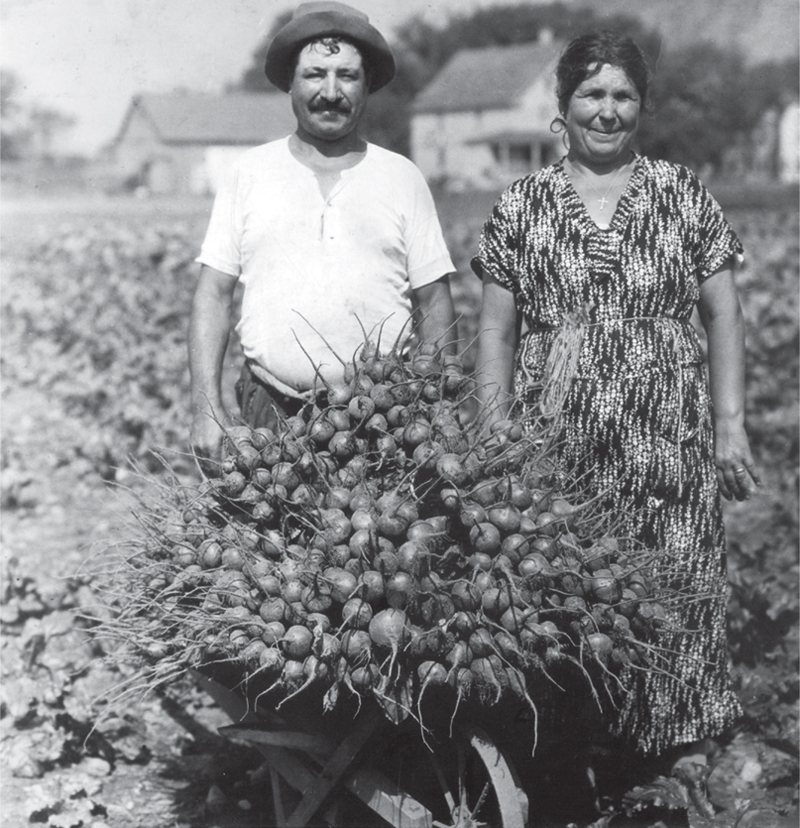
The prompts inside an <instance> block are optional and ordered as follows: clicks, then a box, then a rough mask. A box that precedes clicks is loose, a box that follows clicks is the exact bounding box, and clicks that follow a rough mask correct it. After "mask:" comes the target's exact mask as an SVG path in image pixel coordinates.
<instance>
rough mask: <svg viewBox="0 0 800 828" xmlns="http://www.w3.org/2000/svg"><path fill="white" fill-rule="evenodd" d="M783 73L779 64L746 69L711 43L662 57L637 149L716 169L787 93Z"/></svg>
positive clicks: (736, 56) (784, 67)
mask: <svg viewBox="0 0 800 828" xmlns="http://www.w3.org/2000/svg"><path fill="white" fill-rule="evenodd" d="M789 74H790V68H789V65H785V64H769V65H766V66H759V67H754V68H748V67H747V65H746V64H745V61H744V58H743V56H742V55H741V54H739V53H738V52H736V51H731V50H725V49H721V48H719V47H718V46H715V45H713V44H711V43H697V44H695V45H692V46H689V47H687V48H685V49H682V50H680V51H677V52H674V53H671V54H668V55H665V57H664V60H663V61H662V63H661V65H660V67H659V72H658V74H657V75H656V77H655V79H654V81H653V85H652V102H653V115H652V117H650V118H645V120H644V122H643V125H642V130H641V132H640V144H641V148H642V151H643V152H645V153H646V154H648V155H651V156H653V157H655V158H664V159H666V160H669V161H676V162H678V163H682V164H686V165H687V166H690V167H692V168H694V169H708V170H711V171H718V170H720V168H721V167H722V166H723V162H724V158H725V154H726V151H727V150H728V149H730V148H731V147H732V146H734V145H735V144H737V143H743V142H747V139H748V137H749V136H750V134H751V133H752V131H753V130H754V128H755V127H756V125H757V124H758V122H759V120H760V119H761V117H762V116H763V114H764V112H766V111H767V110H768V109H770V108H775V107H778V106H780V102H781V100H782V98H783V96H785V95H786V92H787V88H788V91H790V92H791V86H792V84H791V83H790V82H789V78H788V76H789ZM796 84H797V81H796V79H795V80H794V87H795V89H796Z"/></svg>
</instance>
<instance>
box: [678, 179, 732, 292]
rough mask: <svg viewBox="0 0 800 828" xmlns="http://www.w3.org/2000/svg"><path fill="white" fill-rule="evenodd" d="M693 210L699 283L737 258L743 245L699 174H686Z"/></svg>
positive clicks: (695, 255)
mask: <svg viewBox="0 0 800 828" xmlns="http://www.w3.org/2000/svg"><path fill="white" fill-rule="evenodd" d="M689 187H690V197H691V200H692V208H693V209H692V212H693V214H694V216H695V218H696V223H695V228H696V230H695V239H694V250H693V254H694V266H695V274H696V276H697V282H698V284H702V283H703V282H704V281H705V280H706V279H708V277H709V276H711V275H712V274H714V273H715V272H716V271H717V270H719V268H720V267H722V266H723V265H724V264H726V263H727V262H730V261H737V260H738V261H740V260H741V259H742V257H743V254H744V248H743V247H742V243H741V241H740V240H739V237H738V236H737V235H736V233H735V232H734V230H733V228H732V227H731V226H730V224H728V221H727V220H726V218H725V216H724V214H723V212H722V208H721V207H720V205H719V203H718V202H717V201H716V199H715V198H714V197H713V196H712V195H711V193H710V192H709V191H708V190H707V189H706V188H705V186H704V185H703V184H702V182H701V181H700V179H699V178H697V177H696V176H695V175H694V174H693V173H690V175H689Z"/></svg>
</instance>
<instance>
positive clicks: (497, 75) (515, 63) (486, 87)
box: [414, 41, 563, 112]
mask: <svg viewBox="0 0 800 828" xmlns="http://www.w3.org/2000/svg"><path fill="white" fill-rule="evenodd" d="M562 48H563V43H560V42H558V41H551V42H549V43H523V44H520V45H516V46H489V47H486V48H482V49H462V50H461V51H460V52H456V53H455V54H454V55H453V57H452V58H451V59H450V61H449V62H448V63H447V64H445V66H444V68H443V69H442V70H441V71H440V72H439V74H438V75H436V77H435V78H434V79H433V80H432V81H431V82H430V83H429V84H428V86H426V87H425V89H423V90H422V92H420V93H419V95H417V97H416V99H415V100H414V111H415V112H459V111H464V110H481V109H507V108H509V107H512V106H514V105H515V104H516V102H517V101H518V100H519V97H520V96H521V95H522V94H523V93H524V92H525V91H526V90H527V89H528V88H529V87H530V85H531V84H532V83H533V82H534V81H535V80H536V79H537V78H538V77H540V76H542V75H551V74H552V72H553V70H554V69H555V64H556V61H557V60H558V55H559V54H560V52H561V49H562Z"/></svg>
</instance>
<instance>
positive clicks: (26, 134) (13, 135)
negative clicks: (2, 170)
mask: <svg viewBox="0 0 800 828" xmlns="http://www.w3.org/2000/svg"><path fill="white" fill-rule="evenodd" d="M22 89H23V85H22V82H21V80H20V79H19V77H18V76H17V75H16V73H14V72H11V71H8V70H6V69H3V70H0V126H1V127H2V134H0V158H2V159H3V160H4V161H14V160H18V159H20V158H23V157H24V156H26V155H41V156H49V155H50V154H51V153H52V150H53V139H54V137H55V135H56V134H57V133H59V132H62V131H63V130H65V129H67V128H69V127H71V126H72V125H73V124H74V123H75V118H74V117H73V116H72V115H67V114H65V113H64V112H61V111H60V110H58V109H53V108H52V107H47V106H42V105H40V104H37V103H33V104H31V103H26V102H25V101H24V100H23V99H22Z"/></svg>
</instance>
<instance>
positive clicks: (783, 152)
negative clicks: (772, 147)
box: [778, 101, 800, 184]
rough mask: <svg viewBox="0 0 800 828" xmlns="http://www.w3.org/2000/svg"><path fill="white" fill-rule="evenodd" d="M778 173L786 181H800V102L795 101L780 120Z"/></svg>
mask: <svg viewBox="0 0 800 828" xmlns="http://www.w3.org/2000/svg"><path fill="white" fill-rule="evenodd" d="M778 175H779V177H780V180H781V181H783V182H784V183H787V184H791V183H796V182H797V181H800V102H798V101H793V102H792V103H791V104H789V105H788V106H787V107H786V108H785V109H784V110H783V112H782V114H781V116H780V120H779V122H778Z"/></svg>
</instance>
